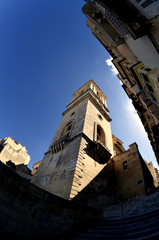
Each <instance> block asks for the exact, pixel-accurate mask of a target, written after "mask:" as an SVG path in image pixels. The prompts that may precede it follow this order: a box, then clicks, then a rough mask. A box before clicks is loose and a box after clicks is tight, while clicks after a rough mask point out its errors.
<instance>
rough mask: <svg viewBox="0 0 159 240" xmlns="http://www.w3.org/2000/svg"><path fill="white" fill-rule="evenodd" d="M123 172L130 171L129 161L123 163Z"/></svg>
mask: <svg viewBox="0 0 159 240" xmlns="http://www.w3.org/2000/svg"><path fill="white" fill-rule="evenodd" d="M123 170H124V171H125V170H128V162H127V161H125V162H123Z"/></svg>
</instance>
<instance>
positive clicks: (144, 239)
mask: <svg viewBox="0 0 159 240" xmlns="http://www.w3.org/2000/svg"><path fill="white" fill-rule="evenodd" d="M123 239H124V238H123V237H118V238H117V237H115V238H114V236H104V237H102V238H92V237H90V238H88V237H87V236H86V237H81V236H78V237H69V238H68V239H67V240H123ZM158 239H159V233H158V232H157V233H152V234H149V235H148V236H141V237H139V238H136V237H135V238H133V237H130V238H128V237H127V238H126V239H125V240H158ZM62 240H66V239H62Z"/></svg>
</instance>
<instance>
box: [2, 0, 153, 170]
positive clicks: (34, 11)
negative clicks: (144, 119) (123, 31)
mask: <svg viewBox="0 0 159 240" xmlns="http://www.w3.org/2000/svg"><path fill="white" fill-rule="evenodd" d="M84 4H85V2H84V1H82V0H69V1H66V0H58V1H54V0H23V1H22V0H2V1H0V35H1V38H0V79H1V81H0V82H1V87H0V96H1V101H0V110H1V114H0V138H1V139H2V138H5V137H8V136H11V137H12V138H13V139H14V140H16V141H19V142H20V143H21V144H22V145H23V146H26V148H27V150H28V154H29V155H30V156H31V161H30V163H29V165H28V166H29V168H32V165H33V163H34V162H37V161H39V160H41V159H42V158H43V156H44V152H46V151H47V148H48V146H49V144H50V142H51V140H52V138H53V136H54V134H55V132H56V129H57V127H58V125H59V123H60V121H61V119H62V115H61V114H62V112H64V111H65V109H66V105H67V104H69V103H70V101H71V99H72V94H73V92H74V91H76V90H77V89H78V88H79V87H81V86H82V85H83V84H84V83H86V82H87V81H88V80H90V79H93V80H94V81H95V82H96V83H97V85H98V86H99V87H100V88H101V89H102V91H103V92H104V93H105V95H106V96H107V98H108V99H107V104H108V108H109V110H110V116H111V118H112V122H111V127H112V132H113V133H114V134H115V135H116V136H117V137H118V138H120V139H121V140H122V141H123V142H124V146H125V148H126V149H127V148H128V145H130V144H131V143H133V142H137V144H138V146H139V149H140V152H141V154H142V156H143V157H144V158H145V159H147V160H148V161H152V160H153V163H155V160H154V154H153V152H152V148H151V146H150V144H149V141H148V139H147V135H146V134H145V132H144V130H143V127H142V125H141V123H140V120H139V119H138V118H137V114H136V113H135V110H134V109H133V108H132V106H131V104H130V102H129V100H128V97H127V96H126V94H125V92H124V90H123V89H122V87H121V85H120V81H119V80H118V78H117V77H116V76H115V75H114V74H113V72H112V71H111V67H109V66H108V65H107V64H106V60H107V59H109V58H110V56H109V54H108V53H107V52H106V50H105V49H104V48H103V46H102V45H101V44H100V43H99V42H98V40H97V39H96V38H95V37H94V36H93V35H92V33H91V31H90V29H89V28H88V27H87V26H86V17H85V16H84V14H83V13H82V6H83V5H84Z"/></svg>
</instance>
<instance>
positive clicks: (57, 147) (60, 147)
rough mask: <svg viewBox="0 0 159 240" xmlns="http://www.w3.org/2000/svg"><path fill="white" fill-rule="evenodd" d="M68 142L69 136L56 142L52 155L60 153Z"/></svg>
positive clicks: (52, 148)
mask: <svg viewBox="0 0 159 240" xmlns="http://www.w3.org/2000/svg"><path fill="white" fill-rule="evenodd" d="M67 142H68V137H67V136H65V137H63V138H60V139H59V140H57V141H56V142H54V143H53V145H52V146H51V151H52V153H53V154H54V153H57V152H60V151H61V150H63V149H64V148H66V144H67Z"/></svg>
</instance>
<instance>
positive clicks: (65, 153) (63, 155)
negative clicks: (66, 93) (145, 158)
mask: <svg viewBox="0 0 159 240" xmlns="http://www.w3.org/2000/svg"><path fill="white" fill-rule="evenodd" d="M110 121H111V118H110V117H109V110H108V108H107V105H106V96H105V95H104V93H103V92H102V91H101V90H100V89H99V87H98V86H97V85H96V84H95V82H94V81H93V80H90V81H89V82H87V83H86V84H85V85H84V86H82V87H81V88H80V89H79V90H77V91H76V92H75V93H74V94H73V99H72V101H71V103H70V104H69V105H68V106H67V110H66V111H65V112H64V113H63V119H62V121H61V123H60V126H59V128H58V129H57V132H56V134H55V136H54V138H53V140H52V142H51V144H50V146H49V148H48V151H47V152H46V153H45V156H44V158H43V160H42V161H41V164H40V166H39V168H38V169H37V171H36V173H35V174H34V176H33V178H32V183H34V184H35V185H37V186H39V187H41V188H43V189H45V190H47V191H49V192H51V193H53V194H55V195H58V196H60V197H63V198H65V199H72V198H74V197H75V196H76V195H77V194H78V193H79V192H81V191H82V189H83V188H85V187H86V186H87V185H88V184H89V183H90V182H91V181H92V180H93V179H94V178H95V177H96V176H97V175H98V173H99V172H100V171H101V170H102V169H103V168H104V167H105V166H106V164H107V162H108V161H109V159H110V156H113V142H112V133H111V127H110Z"/></svg>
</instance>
